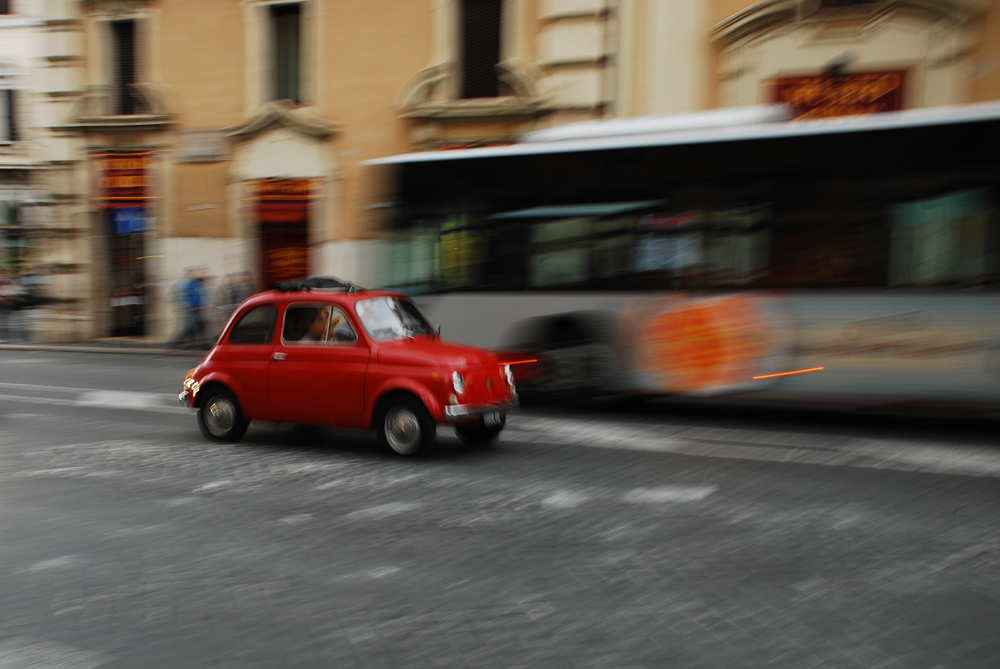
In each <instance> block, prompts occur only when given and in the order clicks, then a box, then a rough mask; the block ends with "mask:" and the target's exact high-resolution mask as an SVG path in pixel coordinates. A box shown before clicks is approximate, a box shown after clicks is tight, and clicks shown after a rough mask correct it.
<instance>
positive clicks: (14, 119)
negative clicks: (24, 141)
mask: <svg viewBox="0 0 1000 669" xmlns="http://www.w3.org/2000/svg"><path fill="white" fill-rule="evenodd" d="M18 90H20V89H16V88H5V89H2V90H0V121H2V123H0V144H13V143H15V142H19V141H21V133H20V132H19V131H20V127H19V124H18V113H17V112H18V97H20V96H18V95H15V93H17V91H18ZM8 135H9V136H8Z"/></svg>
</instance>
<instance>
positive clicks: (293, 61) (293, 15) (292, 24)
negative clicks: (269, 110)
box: [270, 3, 302, 102]
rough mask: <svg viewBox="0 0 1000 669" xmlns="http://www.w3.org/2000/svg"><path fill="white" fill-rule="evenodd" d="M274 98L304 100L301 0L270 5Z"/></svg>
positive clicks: (294, 100) (293, 100)
mask: <svg viewBox="0 0 1000 669" xmlns="http://www.w3.org/2000/svg"><path fill="white" fill-rule="evenodd" d="M270 10H271V28H272V38H273V39H272V48H273V51H272V53H273V57H272V61H271V62H272V68H273V76H274V80H273V84H272V90H273V99H275V100H291V101H292V102H302V4H301V3H292V4H282V5H271V7H270Z"/></svg>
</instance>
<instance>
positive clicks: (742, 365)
mask: <svg viewBox="0 0 1000 669" xmlns="http://www.w3.org/2000/svg"><path fill="white" fill-rule="evenodd" d="M668 305H669V306H668V307H667V308H666V309H665V310H658V313H654V314H652V315H650V316H648V317H647V318H645V319H643V320H642V321H641V322H640V323H639V327H638V331H637V332H636V362H637V363H638V366H639V368H640V370H641V371H642V372H644V373H645V374H647V375H648V376H650V377H653V379H654V380H655V383H656V386H657V387H658V388H659V389H661V390H665V391H668V392H690V391H700V390H709V389H723V388H731V387H733V386H738V385H741V384H744V383H746V382H748V381H750V379H751V377H752V376H753V375H754V374H756V373H758V372H759V371H760V370H761V369H764V368H766V367H769V366H770V365H769V361H770V360H771V359H772V358H773V356H774V355H775V354H776V353H777V352H778V351H779V349H780V347H781V346H780V345H781V340H782V339H783V337H782V333H781V331H780V330H779V329H778V328H777V327H775V326H774V325H773V324H772V320H774V313H773V312H774V309H773V308H768V306H767V305H766V304H765V303H764V301H763V300H762V299H761V298H759V297H755V296H749V295H737V296H729V297H720V298H705V299H686V298H681V299H679V300H676V301H675V300H669V301H668Z"/></svg>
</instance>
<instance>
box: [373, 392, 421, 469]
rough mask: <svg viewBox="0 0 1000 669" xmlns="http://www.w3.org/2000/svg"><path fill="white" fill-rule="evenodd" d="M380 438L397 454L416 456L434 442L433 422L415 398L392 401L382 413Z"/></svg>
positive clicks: (379, 422)
mask: <svg viewBox="0 0 1000 669" xmlns="http://www.w3.org/2000/svg"><path fill="white" fill-rule="evenodd" d="M378 440H379V442H380V443H381V444H382V445H383V446H384V447H386V448H388V449H389V450H390V451H392V452H393V453H395V454H396V455H406V456H410V455H416V454H417V453H419V452H421V451H424V450H426V449H427V448H429V447H430V446H431V444H432V443H433V442H434V421H433V420H431V417H430V414H428V413H427V409H425V408H424V405H423V404H421V403H420V402H419V401H417V400H416V399H413V398H409V397H400V398H398V399H394V400H391V401H390V402H389V403H388V404H387V405H386V407H385V409H384V410H383V411H382V412H381V414H380V416H379V421H378Z"/></svg>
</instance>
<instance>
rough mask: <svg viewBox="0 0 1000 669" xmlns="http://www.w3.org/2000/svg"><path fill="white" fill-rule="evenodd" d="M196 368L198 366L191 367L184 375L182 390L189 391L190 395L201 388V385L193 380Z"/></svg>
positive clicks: (195, 393)
mask: <svg viewBox="0 0 1000 669" xmlns="http://www.w3.org/2000/svg"><path fill="white" fill-rule="evenodd" d="M196 369H198V368H197V367H195V368H194V369H192V370H191V371H190V372H188V373H187V376H186V377H184V390H186V391H188V392H190V393H191V397H194V396H195V395H197V394H198V391H199V390H201V385H200V384H199V383H198V382H197V381H195V380H194V373H195V370H196Z"/></svg>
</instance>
